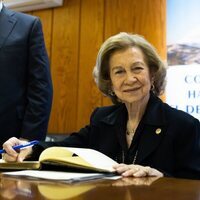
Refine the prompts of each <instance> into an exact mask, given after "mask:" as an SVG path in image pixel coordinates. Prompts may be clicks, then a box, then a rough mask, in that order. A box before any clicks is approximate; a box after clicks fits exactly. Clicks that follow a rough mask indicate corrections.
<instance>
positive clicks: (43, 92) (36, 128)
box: [21, 18, 53, 140]
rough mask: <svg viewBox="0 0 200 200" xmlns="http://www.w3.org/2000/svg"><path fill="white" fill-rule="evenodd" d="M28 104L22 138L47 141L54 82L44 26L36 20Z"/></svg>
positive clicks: (30, 58)
mask: <svg viewBox="0 0 200 200" xmlns="http://www.w3.org/2000/svg"><path fill="white" fill-rule="evenodd" d="M28 55H29V59H28V73H27V74H28V77H27V79H28V81H27V82H28V89H27V99H28V104H27V106H26V109H25V116H24V120H23V126H22V133H21V137H22V138H27V139H33V138H34V139H38V140H43V139H45V136H46V132H47V126H48V120H49V115H50V111H51V104H52V93H53V91H52V82H51V76H50V68H49V60H48V56H47V52H46V48H45V43H44V38H43V32H42V25H41V22H40V20H39V19H38V18H35V20H34V22H33V25H32V29H31V31H30V35H29V49H28Z"/></svg>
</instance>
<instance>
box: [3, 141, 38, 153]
mask: <svg viewBox="0 0 200 200" xmlns="http://www.w3.org/2000/svg"><path fill="white" fill-rule="evenodd" d="M38 143H39V141H38V140H33V141H30V142H26V143H24V144H20V145H16V146H13V147H12V148H13V149H14V150H18V149H25V148H27V147H31V146H33V145H35V144H38ZM2 153H6V151H5V150H4V149H1V150H0V154H2Z"/></svg>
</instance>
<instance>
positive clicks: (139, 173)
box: [113, 164, 163, 177]
mask: <svg viewBox="0 0 200 200" xmlns="http://www.w3.org/2000/svg"><path fill="white" fill-rule="evenodd" d="M113 168H114V169H115V170H116V171H117V172H118V173H119V174H121V175H122V176H125V177H127V176H134V177H145V176H159V177H162V176H163V173H161V172H160V171H158V170H157V169H154V168H151V167H144V166H141V165H133V164H131V165H126V164H117V165H115V166H113Z"/></svg>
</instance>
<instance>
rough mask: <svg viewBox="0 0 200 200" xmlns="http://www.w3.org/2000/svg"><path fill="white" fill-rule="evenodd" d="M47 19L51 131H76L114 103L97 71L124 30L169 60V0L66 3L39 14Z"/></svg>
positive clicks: (68, 1) (37, 12)
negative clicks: (109, 42)
mask: <svg viewBox="0 0 200 200" xmlns="http://www.w3.org/2000/svg"><path fill="white" fill-rule="evenodd" d="M32 14H33V15H37V16H39V17H40V18H41V20H42V23H43V29H44V36H45V42H46V46H47V50H48V54H49V56H50V61H51V72H52V79H53V85H54V100H53V107H52V113H51V118H50V123H49V130H48V132H49V133H70V132H72V131H74V130H78V129H79V128H80V127H82V126H84V125H85V124H87V123H88V122H89V117H90V114H91V112H92V110H93V109H94V107H96V106H101V105H108V104H111V102H110V100H109V99H108V98H105V97H103V95H102V94H101V93H100V92H99V91H98V89H97V88H96V85H95V83H94V81H93V78H92V69H93V67H94V65H95V60H96V55H97V52H98V49H99V47H100V45H101V44H102V42H103V41H104V40H105V39H107V38H108V37H109V36H111V35H113V34H116V33H119V32H122V31H127V32H132V33H137V34H141V35H144V37H145V38H146V39H147V40H148V41H150V42H151V43H152V44H153V45H154V46H155V47H156V48H157V49H158V52H159V54H160V55H161V56H162V57H163V58H164V59H165V58H166V35H165V34H166V0H153V1H152V0H140V1H138V0H64V5H63V6H62V7H59V8H53V9H47V10H42V11H34V12H32Z"/></svg>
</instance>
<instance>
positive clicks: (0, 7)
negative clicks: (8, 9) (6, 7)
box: [0, 1, 3, 12]
mask: <svg viewBox="0 0 200 200" xmlns="http://www.w3.org/2000/svg"><path fill="white" fill-rule="evenodd" d="M2 7H3V3H2V1H0V12H1V10H2Z"/></svg>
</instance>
